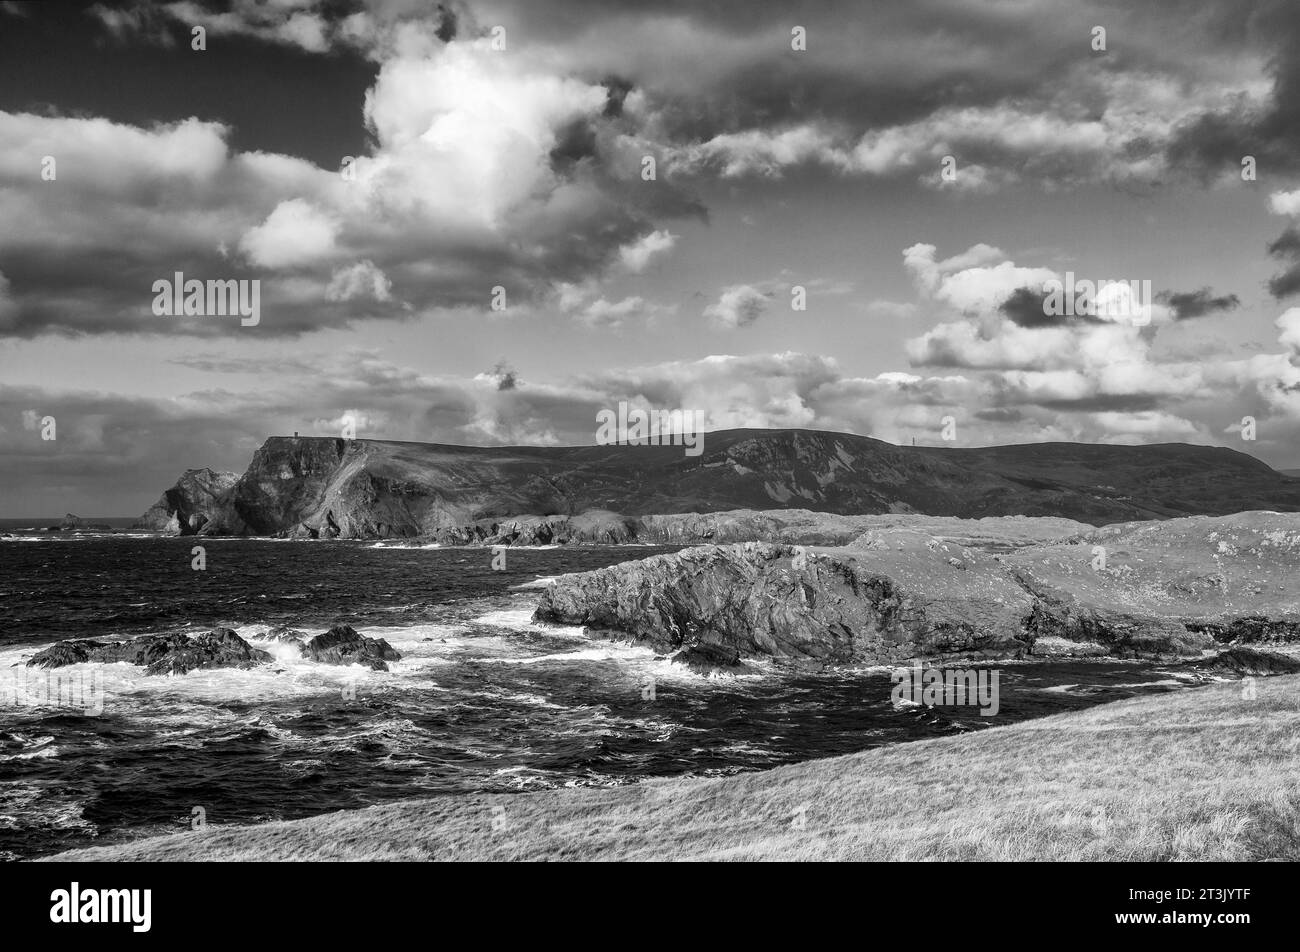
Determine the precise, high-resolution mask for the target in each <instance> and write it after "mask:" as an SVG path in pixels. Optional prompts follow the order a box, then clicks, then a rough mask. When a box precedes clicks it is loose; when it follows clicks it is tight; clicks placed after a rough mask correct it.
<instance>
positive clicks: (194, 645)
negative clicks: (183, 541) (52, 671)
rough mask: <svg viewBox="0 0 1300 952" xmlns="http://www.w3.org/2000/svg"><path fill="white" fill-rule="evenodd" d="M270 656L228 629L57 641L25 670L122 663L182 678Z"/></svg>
mask: <svg viewBox="0 0 1300 952" xmlns="http://www.w3.org/2000/svg"><path fill="white" fill-rule="evenodd" d="M271 660H273V659H272V656H271V655H270V654H269V653H267V652H265V651H262V650H260V649H258V648H254V647H253V646H252V645H250V644H249V643H248V642H246V641H245V640H244V639H243V638H241V637H239V635H238V634H237V633H236V632H234V631H232V630H231V629H229V628H216V629H214V630H212V631H210V632H207V633H205V634H201V635H193V636H188V635H181V634H172V635H143V636H141V637H139V638H132V639H130V640H129V641H113V642H104V641H95V640H93V639H79V640H75V641H61V642H59V643H58V644H55V645H51V646H50V647H49V648H46V649H45V650H43V651H38V652H37V653H36V654H35V655H33V656H32V657H31V659H30V660H28V662H27V666H28V667H29V668H61V667H63V666H65V665H69V664H84V663H86V662H98V663H101V664H113V663H116V662H119V661H125V662H127V663H129V664H135V665H140V666H141V667H144V668H145V669H147V672H148V673H149V674H185V673H186V672H188V671H193V670H195V669H199V668H247V667H252V666H253V665H258V664H264V663H266V662H268V661H271Z"/></svg>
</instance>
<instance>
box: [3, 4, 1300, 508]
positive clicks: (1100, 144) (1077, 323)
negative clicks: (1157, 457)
mask: <svg viewBox="0 0 1300 952" xmlns="http://www.w3.org/2000/svg"><path fill="white" fill-rule="evenodd" d="M651 164H652V165H653V168H652V172H653V174H651V172H650V170H649V167H650V165H651ZM1298 220H1300V5H1298V4H1294V3H1288V2H1284V0H1197V2H1182V0H1145V2H1143V3H1141V4H1133V3H1121V2H1099V0H982V2H980V0H961V2H958V0H908V2H901V0H899V2H863V0H855V2H836V0H818V2H808V3H791V2H780V3H778V2H769V0H744V2H739V0H737V2H725V0H720V2H711V3H698V2H694V3H692V2H672V0H666V2H659V3H656V4H654V5H652V6H651V5H647V4H644V3H630V2H621V0H484V2H475V0H466V2H448V3H444V4H435V3H428V2H421V3H417V2H406V0H403V2H397V0H374V2H362V0H323V2H322V0H264V2H254V0H227V2H222V3H209V2H199V0H180V2H161V3H150V4H142V3H130V2H120V0H119V2H100V3H93V4H90V3H87V4H73V3H58V4H53V3H43V4H37V3H31V4H27V3H17V2H0V486H2V487H3V490H2V491H0V517H25V516H54V515H61V514H62V513H64V512H76V513H79V514H82V515H101V516H107V515H135V514H138V513H140V512H142V511H143V510H144V509H145V508H147V507H148V506H149V505H150V504H151V503H152V502H153V501H154V500H155V499H157V497H158V496H159V495H160V493H161V492H162V490H163V489H165V488H167V487H168V486H170V485H171V484H172V483H173V482H174V481H175V480H176V478H177V477H178V476H179V475H180V474H181V473H182V472H184V471H185V470H186V469H190V468H196V467H204V466H207V467H211V468H213V469H217V470H229V471H234V472H242V471H243V469H244V468H245V467H246V466H247V464H248V462H249V460H250V458H251V457H252V454H253V452H254V451H255V450H256V448H257V447H258V446H259V445H260V444H261V443H262V441H263V440H264V439H265V438H266V437H267V436H270V435H285V434H290V433H293V432H300V433H302V434H303V435H320V436H331V435H332V436H338V435H340V434H341V432H342V428H343V426H344V424H345V423H346V422H347V421H349V420H350V421H352V422H353V423H354V424H355V428H356V435H357V436H358V437H361V438H373V439H396V440H418V441H429V442H445V443H458V444H479V445H514V444H539V445H546V444H590V443H593V442H594V441H595V431H596V426H597V422H596V416H597V414H598V413H599V412H600V411H601V410H602V409H611V408H616V407H617V406H618V405H619V403H620V402H627V403H628V404H629V405H631V406H635V407H642V408H646V409H683V410H689V411H693V412H694V413H696V414H697V415H698V416H699V418H701V419H703V420H704V421H705V423H706V429H722V428H729V427H739V426H748V427H801V428H813V429H828V430H838V431H845V432H852V433H859V434H863V435H868V436H873V437H876V438H879V439H883V440H887V441H890V442H895V443H911V442H913V441H915V442H917V443H918V444H922V445H952V446H984V445H994V444H1005V443H1026V442H1043V441H1059V440H1069V441H1081V442H1093V443H1125V444H1146V443H1161V442H1191V443H1199V444H1207V445H1222V446H1230V447H1232V448H1234V449H1237V450H1240V451H1242V452H1246V453H1250V454H1252V455H1255V456H1258V457H1259V458H1261V459H1263V460H1265V461H1266V462H1268V463H1269V464H1270V465H1273V466H1276V467H1279V468H1290V467H1300V442H1298V441H1297V437H1300V307H1297V306H1296V305H1297V300H1296V295H1297V293H1300V227H1298ZM178 272H179V273H181V274H182V275H183V276H184V279H185V280H193V279H198V280H200V281H208V280H228V279H234V280H243V281H256V282H258V288H259V295H260V296H259V311H258V316H257V320H256V323H250V322H248V321H241V320H240V318H239V317H238V316H231V315H220V314H202V313H200V314H181V315H176V314H166V313H162V314H160V313H158V310H159V308H158V306H157V300H156V299H157V297H158V295H157V294H156V293H155V284H156V282H158V281H160V280H165V281H170V280H173V278H174V275H175V274H176V273H178ZM1067 275H1069V276H1072V277H1073V279H1074V280H1075V281H1084V280H1086V281H1092V282H1099V283H1105V282H1111V281H1116V282H1126V284H1125V285H1124V286H1123V287H1126V288H1138V289H1145V288H1149V289H1150V300H1149V301H1147V302H1146V303H1149V304H1150V308H1149V310H1148V311H1142V312H1141V315H1140V316H1134V315H1135V314H1136V313H1137V312H1136V311H1134V310H1130V311H1124V310H1123V309H1122V308H1121V309H1118V310H1106V309H1105V308H1101V309H1094V310H1093V311H1089V312H1084V313H1075V314H1056V313H1050V312H1051V311H1052V308H1051V307H1049V306H1048V305H1047V304H1046V303H1045V295H1046V289H1048V288H1050V287H1051V285H1050V282H1052V281H1061V282H1063V283H1064V282H1065V281H1066V280H1067ZM1127 282H1136V283H1135V284H1127ZM250 286H251V285H250ZM1119 287H1120V286H1119V285H1114V286H1111V287H1110V288H1109V289H1108V291H1107V292H1106V294H1108V295H1114V294H1116V293H1119V294H1122V293H1124V292H1122V291H1117V290H1116V289H1117V288H1119ZM801 304H802V306H800V305H801ZM47 418H53V420H54V430H53V433H51V432H50V431H49V428H48V427H47V426H46V425H45V422H44V421H46V419H47ZM948 418H951V420H952V422H953V423H954V424H955V425H954V426H951V427H949V428H948V433H947V435H948V436H951V437H953V439H952V440H950V441H945V440H944V439H943V432H944V423H945V420H946V419H948ZM1247 419H1249V422H1250V425H1249V426H1244V425H1243V423H1244V422H1245V421H1247ZM49 435H53V436H54V439H45V438H43V437H45V436H49ZM1250 437H1253V439H1252V438H1250Z"/></svg>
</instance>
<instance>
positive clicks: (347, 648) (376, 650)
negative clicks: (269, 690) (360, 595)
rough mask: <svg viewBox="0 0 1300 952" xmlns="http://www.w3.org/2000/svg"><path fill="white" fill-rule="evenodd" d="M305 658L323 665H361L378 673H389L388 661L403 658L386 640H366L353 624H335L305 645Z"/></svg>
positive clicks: (303, 654) (303, 652) (303, 653)
mask: <svg viewBox="0 0 1300 952" xmlns="http://www.w3.org/2000/svg"><path fill="white" fill-rule="evenodd" d="M302 656H303V657H304V658H307V659H309V660H311V661H318V662H321V663H322V664H361V665H365V666H366V667H368V668H373V669H374V670H376V671H387V670H388V665H387V664H386V662H388V661H401V660H402V655H401V653H400V652H399V651H397V649H395V648H394V647H393V646H392V645H390V644H389V643H388V642H387V641H385V640H384V639H383V638H367V637H365V636H364V635H361V634H358V633H357V631H356V629H355V628H353V627H352V626H351V625H335V626H334V627H333V628H331V629H330V630H329V631H327V632H325V633H323V634H320V635H317V636H316V637H315V638H312V639H311V640H310V641H308V642H307V643H306V644H305V645H303V646H302Z"/></svg>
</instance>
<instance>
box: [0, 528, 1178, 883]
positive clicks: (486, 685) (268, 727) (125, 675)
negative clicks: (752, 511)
mask: <svg viewBox="0 0 1300 952" xmlns="http://www.w3.org/2000/svg"><path fill="white" fill-rule="evenodd" d="M4 531H9V532H11V533H12V532H13V529H12V528H9V529H5V530H4ZM57 536H58V537H57V538H54V539H51V538H48V534H41V533H18V534H17V537H16V538H15V537H13V536H11V537H10V538H8V539H0V618H2V619H3V629H0V858H5V859H15V858H24V857H29V856H35V855H41V854H47V853H51V852H54V851H57V850H60V849H67V848H71V847H74V846H81V845H89V844H94V843H106V842H114V841H116V840H119V839H123V838H130V837H135V836H141V835H146V834H153V833H160V832H175V831H180V830H183V829H187V828H189V825H190V823H191V817H192V816H193V815H195V810H196V808H198V809H201V810H202V811H203V816H204V818H205V820H206V822H207V823H209V824H214V825H215V824H224V823H247V822H254V821H262V820H272V819H287V818H294V817H302V816H310V815H313V814H318V813H324V812H329V811H333V810H339V809H347V808H356V807H363V806H366V805H369V804H373V803H379V802H383V801H387V800H393V799H402V798H410V797H418V796H430V795H458V794H463V793H466V792H470V791H494V792H501V791H523V790H530V789H538V788H545V787H555V786H566V785H567V786H574V785H611V784H621V783H630V782H634V781H637V780H640V779H644V778H647V777H655V776H668V775H683V774H692V775H701V776H717V775H723V774H730V773H735V772H737V771H743V770H754V769H760V768H764V767H771V766H775V765H778V764H784V763H790V762H793V761H798V760H807V759H811V758H816V757H827V756H832V755H835V754H843V753H850V752H854V751H859V750H863V749H866V748H869V747H874V746H878V745H881V744H889V743H896V742H899V741H907V740H915V739H920V738H925V737H934V736H941V735H945V734H949V733H952V732H955V731H963V730H978V729H982V728H985V727H989V726H997V725H1002V724H1008V723H1013V722H1015V721H1019V720H1024V719H1026V718H1031V717H1039V716H1043V715H1046V714H1051V713H1057V712H1061V711H1068V710H1073V709H1077V708H1081V707H1087V706H1091V705H1093V704H1097V703H1101V702H1104V701H1110V700H1115V699H1118V698H1123V697H1129V696H1133V695H1136V694H1142V693H1149V692H1159V691H1169V690H1178V689H1180V688H1182V687H1185V686H1187V685H1189V684H1192V683H1194V682H1193V681H1192V680H1191V679H1189V678H1188V677H1187V676H1186V675H1183V674H1181V673H1179V672H1177V671H1175V670H1171V669H1167V668H1164V667H1162V666H1161V665H1159V664H1155V663H1148V662H1131V663H1130V662H1060V663H1036V664H1002V665H1000V666H999V671H1000V672H1001V673H1000V688H1001V708H1000V711H999V713H998V715H997V716H995V717H980V716H979V715H978V713H977V712H976V711H975V710H974V709H973V708H957V707H949V708H932V709H927V708H909V709H903V710H896V709H895V707H894V705H893V703H892V702H891V700H890V691H891V688H892V684H891V682H890V679H889V676H888V672H885V671H881V670H872V671H863V672H826V673H807V672H795V671H791V670H788V669H783V668H781V667H780V666H777V665H773V664H766V665H760V666H759V667H760V671H759V673H757V674H754V675H749V676H741V677H721V678H706V677H703V676H700V675H697V674H694V673H691V672H689V671H686V670H684V669H683V668H681V667H680V666H678V665H672V664H670V663H668V662H666V661H664V660H660V659H656V657H655V655H654V653H653V652H652V651H650V650H648V649H645V648H641V647H636V646H631V645H626V644H621V643H614V642H609V641H603V640H592V639H591V638H588V637H587V636H586V635H585V634H584V633H583V632H582V630H581V629H576V628H566V627H556V626H542V625H535V624H533V623H532V622H531V621H530V616H531V614H532V609H533V607H534V605H535V602H536V594H537V593H536V590H535V589H529V588H519V587H518V586H521V585H526V584H527V583H530V582H533V581H535V580H536V579H538V578H539V577H545V576H551V575H557V574H560V573H563V572H572V571H580V570H584V569H591V568H595V567H598V566H602V565H609V564H613V563H616V562H620V561H624V560H627V559H633V558H643V557H645V556H647V555H651V554H654V553H656V552H661V551H671V550H667V549H658V548H616V547H590V548H587V547H584V548H556V549H517V550H511V551H509V552H508V555H507V570H506V571H505V572H495V571H493V570H492V568H491V564H490V562H491V557H492V556H491V551H490V550H486V549H436V548H398V547H391V546H382V547H381V546H377V545H375V544H372V543H357V542H271V541H251V540H219V539H207V540H202V541H200V542H199V543H198V544H201V545H203V546H204V547H205V549H206V558H207V569H206V571H201V572H200V571H194V570H193V569H191V567H190V565H191V560H192V558H193V556H192V554H191V550H192V547H193V546H194V545H195V544H196V542H195V540H191V539H158V538H140V537H131V536H129V535H125V534H114V535H111V536H89V537H88V536H84V535H83V536H80V537H76V536H72V535H68V534H57ZM335 622H346V623H348V624H351V625H353V626H354V627H356V628H358V629H359V630H361V631H362V632H363V633H365V634H368V635H376V636H381V637H384V638H386V639H388V641H389V642H390V643H391V644H392V645H393V646H394V647H396V648H397V649H398V650H399V651H401V652H402V653H403V659H402V660H401V661H399V662H395V663H393V664H392V665H391V668H392V670H391V671H389V672H372V671H366V670H363V669H361V668H357V667H337V666H328V665H318V664H314V663H312V662H307V661H303V660H301V659H300V658H298V657H296V654H297V652H296V650H295V649H293V648H292V647H289V646H285V645H277V644H275V643H264V642H259V641H258V635H260V634H261V633H263V632H264V631H265V630H266V629H267V627H269V626H271V625H275V624H280V623H287V624H290V625H292V626H294V627H297V628H301V629H304V630H306V631H307V632H308V633H315V632H317V631H320V630H323V629H324V628H326V627H328V626H329V625H331V624H334V623H335ZM216 625H226V626H229V627H233V628H236V629H238V630H239V631H240V633H241V634H242V635H243V636H244V637H245V638H247V639H249V640H250V641H253V642H254V643H255V644H258V646H259V647H263V648H266V649H267V650H271V651H272V652H273V653H275V654H276V655H277V661H276V662H275V663H274V664H271V665H267V666H264V667H261V668H257V669H254V670H249V671H233V670H232V671H206V672H201V671H196V672H191V673H190V674H188V675H185V676H182V677H173V678H165V677H162V678H160V677H149V676H146V675H144V674H143V673H142V671H141V669H138V668H135V667H132V666H129V665H108V666H103V665H81V666H74V667H73V668H65V669H60V671H59V672H56V674H59V675H61V676H62V677H63V678H64V679H65V680H64V681H62V682H60V683H62V684H64V685H67V684H69V683H71V684H74V685H77V686H78V688H79V689H80V691H81V693H80V694H76V693H72V694H67V693H65V694H64V696H63V697H62V698H60V697H59V696H58V694H57V691H55V692H53V696H52V697H49V698H46V697H44V695H42V693H41V690H40V688H41V683H40V681H39V679H42V678H47V677H48V676H47V675H46V674H44V673H41V674H35V673H33V672H32V670H30V669H27V668H25V667H23V666H22V663H23V662H24V661H25V659H26V658H28V657H30V655H31V654H32V653H33V652H34V651H35V650H37V649H39V648H40V647H42V646H44V645H47V644H49V643H51V642H53V641H56V640H58V639H61V638H68V637H91V636H95V637H99V636H112V637H127V636H131V635H135V634H142V633H146V632H160V631H175V630H181V631H205V630H208V629H209V628H211V627H214V626H216ZM6 679H7V680H6ZM33 679H37V680H36V681H33ZM44 683H45V687H46V688H48V687H49V684H50V682H48V681H46V682H44ZM652 685H653V697H650V696H649V695H650V694H651V691H650V688H651V686H652ZM92 697H93V698H95V699H98V700H99V701H100V702H101V703H102V712H101V713H99V714H97V715H95V714H92V713H87V712H86V711H84V710H82V707H84V706H86V705H87V703H88V702H89V699H91V698H92Z"/></svg>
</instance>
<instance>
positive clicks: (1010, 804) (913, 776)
mask: <svg viewBox="0 0 1300 952" xmlns="http://www.w3.org/2000/svg"><path fill="white" fill-rule="evenodd" d="M1257 692H1258V696H1257V698H1256V699H1254V700H1246V699H1245V698H1244V697H1243V692H1242V688H1241V686H1240V685H1239V684H1217V685H1213V686H1211V687H1208V688H1203V689H1199V690H1195V691H1187V692H1182V693H1178V694H1172V695H1157V696H1151V697H1145V698H1135V699H1132V700H1128V701H1121V702H1118V703H1115V704H1108V705H1103V706H1100V707H1096V708H1093V709H1091V710H1087V711H1082V712H1077V713H1071V714H1062V715H1057V716H1055V717H1049V718H1044V719H1041V720H1037V721H1032V722H1029V723H1024V724H1019V725H1015V726H1010V727H1005V728H993V729H988V730H985V731H982V732H979V733H975V734H966V735H962V736H956V737H951V738H943V739H940V740H931V741H922V742H919V743H912V744H901V745H896V746H893V747H888V748H881V749H878V750H873V751H867V752H865V753H861V754H854V755H852V756H847V757H836V758H832V759H827V760H818V761H812V762H809V763H803V764H795V765H791V766H788V767H781V768H778V769H775V770H770V771H764V772H760V773H750V774H742V775H739V776H735V777H729V778H725V779H720V780H660V781H652V782H648V783H643V784H638V785H634V786H628V787H620V788H616V789H609V790H589V789H580V790H572V789H570V790H554V791H547V792H543V793H535V794H527V795H514V796H511V795H496V796H467V797H444V798H438V799H432V800H424V801H410V802H406V803H398V804H388V805H385V806H379V807H372V808H369V809H366V810H356V811H348V812H340V813H334V814H330V815H326V816H320V817H315V818H312V819H308V820H299V821H294V822H283V823H270V824H265V825H261V826H250V827H228V828H225V829H222V828H219V827H213V828H210V829H208V830H207V831H206V832H202V833H182V834H177V835H173V836H166V837H157V838H152V839H142V840H137V841H135V842H133V843H130V844H127V845H123V846H115V847H101V848H98V849H91V850H80V851H76V852H72V853H65V854H63V855H62V856H60V857H59V858H60V859H75V860H259V859H274V860H295V859H312V860H332V859H347V860H361V859H391V860H425V859H496V860H499V859H602V860H608V859H639V860H666V859H686V858H689V859H719V860H721V859H769V860H770V859H889V860H1040V859H1041V860H1058V859H1059V860H1258V859H1289V860H1297V859H1300V752H1298V751H1300V676H1292V677H1281V678H1273V679H1265V680H1260V681H1259V682H1258V686H1257ZM804 804H806V813H805V817H806V823H805V826H804V828H803V829H796V828H795V827H794V825H793V823H792V817H793V815H794V811H795V810H796V809H797V808H798V807H799V806H800V805H804ZM502 808H503V809H504V814H502V815H501V817H500V819H501V820H504V825H505V828H504V829H495V830H494V828H493V826H494V816H495V815H496V814H497V812H498V811H499V809H502ZM501 825H502V824H501V822H500V821H498V822H497V826H498V827H500V826H501Z"/></svg>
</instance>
